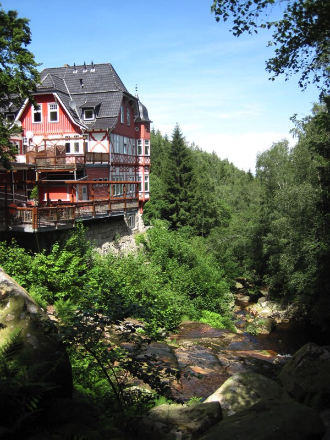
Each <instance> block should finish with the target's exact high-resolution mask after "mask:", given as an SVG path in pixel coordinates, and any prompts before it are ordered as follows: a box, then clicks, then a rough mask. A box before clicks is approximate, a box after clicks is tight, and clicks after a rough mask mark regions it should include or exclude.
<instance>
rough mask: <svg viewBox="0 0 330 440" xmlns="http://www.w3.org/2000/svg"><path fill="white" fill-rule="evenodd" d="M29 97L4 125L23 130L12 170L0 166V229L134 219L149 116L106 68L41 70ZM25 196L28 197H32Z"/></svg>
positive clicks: (143, 188) (146, 162) (142, 191)
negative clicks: (109, 218)
mask: <svg viewBox="0 0 330 440" xmlns="http://www.w3.org/2000/svg"><path fill="white" fill-rule="evenodd" d="M34 98H35V101H36V103H37V104H38V106H34V105H33V104H32V103H31V102H30V101H29V100H26V101H25V103H24V105H23V106H22V107H21V108H20V109H19V110H18V111H17V112H10V110H9V111H8V112H6V117H7V119H8V121H12V120H15V122H16V123H17V124H18V125H20V126H21V127H22V132H21V133H20V134H19V135H17V136H16V137H14V138H13V139H12V142H14V143H15V144H16V145H17V156H16V161H15V162H14V163H13V164H12V168H13V169H12V171H9V172H8V171H7V170H5V169H0V192H1V196H0V199H1V200H0V229H2V230H3V229H6V228H8V227H10V228H11V229H13V228H14V229H15V228H16V229H18V230H22V229H23V230H24V231H26V232H34V231H42V230H49V229H52V228H57V229H58V228H68V227H72V226H74V224H75V221H76V220H77V219H78V218H82V219H89V218H98V217H111V216H114V215H125V217H126V220H127V222H128V224H129V225H130V226H131V227H132V228H134V224H135V215H136V213H137V212H142V209H143V205H144V203H145V201H146V200H148V199H149V171H150V122H151V121H150V119H149V117H148V111H147V109H146V107H145V106H144V105H143V104H142V103H141V102H140V100H139V98H138V96H133V95H131V94H130V93H129V92H128V91H127V89H126V87H125V86H124V84H123V82H122V81H121V79H120V78H119V76H118V75H117V73H116V71H115V70H114V68H113V67H112V65H111V64H93V63H92V64H90V65H86V64H84V65H81V66H76V65H74V66H69V65H65V66H64V67H60V68H49V69H45V70H43V71H42V72H41V82H40V84H39V85H38V87H37V92H36V93H35V94H34ZM31 194H32V195H33V196H34V200H33V201H32V200H31Z"/></svg>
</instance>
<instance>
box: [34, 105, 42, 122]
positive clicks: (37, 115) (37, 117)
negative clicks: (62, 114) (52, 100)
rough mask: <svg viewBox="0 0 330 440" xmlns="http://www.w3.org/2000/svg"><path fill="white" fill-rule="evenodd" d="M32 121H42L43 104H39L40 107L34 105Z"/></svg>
mask: <svg viewBox="0 0 330 440" xmlns="http://www.w3.org/2000/svg"><path fill="white" fill-rule="evenodd" d="M32 122H33V123H35V124H40V123H41V122H42V116H41V106H39V108H35V107H32Z"/></svg>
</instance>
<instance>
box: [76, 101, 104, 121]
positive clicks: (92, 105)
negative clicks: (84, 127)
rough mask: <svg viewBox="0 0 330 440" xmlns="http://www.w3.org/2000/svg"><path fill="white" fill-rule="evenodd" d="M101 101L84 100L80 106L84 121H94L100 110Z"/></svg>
mask: <svg viewBox="0 0 330 440" xmlns="http://www.w3.org/2000/svg"><path fill="white" fill-rule="evenodd" d="M100 107H101V102H95V101H86V102H85V103H84V104H83V105H81V106H80V108H81V109H82V118H83V119H84V121H94V120H95V118H96V116H98V114H99V112H100Z"/></svg>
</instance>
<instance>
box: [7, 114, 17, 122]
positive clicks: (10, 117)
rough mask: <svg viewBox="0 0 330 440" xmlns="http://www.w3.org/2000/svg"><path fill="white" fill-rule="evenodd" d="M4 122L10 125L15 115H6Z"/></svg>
mask: <svg viewBox="0 0 330 440" xmlns="http://www.w3.org/2000/svg"><path fill="white" fill-rule="evenodd" d="M6 121H7V122H9V123H10V124H12V123H13V122H14V121H15V113H7V114H6Z"/></svg>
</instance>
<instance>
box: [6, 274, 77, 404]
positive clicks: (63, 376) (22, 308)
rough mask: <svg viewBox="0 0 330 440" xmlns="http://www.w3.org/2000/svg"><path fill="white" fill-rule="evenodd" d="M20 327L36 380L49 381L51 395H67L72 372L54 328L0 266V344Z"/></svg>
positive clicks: (24, 350)
mask: <svg viewBox="0 0 330 440" xmlns="http://www.w3.org/2000/svg"><path fill="white" fill-rule="evenodd" d="M19 329H21V335H22V338H23V348H22V352H21V354H22V355H24V357H26V358H27V359H28V361H29V364H31V370H32V369H33V371H34V372H36V368H37V371H38V380H39V381H43V382H45V383H50V384H52V385H53V386H54V387H55V388H54V389H53V390H52V391H51V392H52V395H53V396H54V397H70V396H71V394H72V372H71V365H70V361H69V358H68V356H67V353H66V351H65V349H64V347H63V345H62V344H61V343H60V342H59V340H58V335H57V330H56V327H55V325H54V323H53V322H51V320H50V319H49V318H48V317H47V315H46V313H45V312H43V311H42V309H40V307H39V306H38V305H37V304H36V303H35V302H34V301H33V299H32V298H31V297H30V296H29V295H28V293H27V292H26V290H24V289H23V288H22V287H21V286H19V285H18V284H17V283H16V282H15V281H14V280H13V279H12V278H11V277H10V276H9V275H7V274H6V273H5V272H4V271H3V270H2V269H0V345H2V344H3V343H4V342H5V341H6V340H8V337H9V335H10V334H12V332H14V331H16V330H19Z"/></svg>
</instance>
